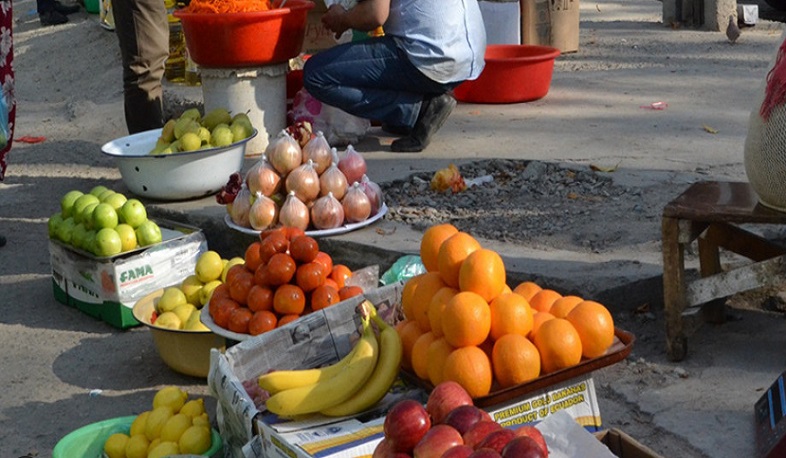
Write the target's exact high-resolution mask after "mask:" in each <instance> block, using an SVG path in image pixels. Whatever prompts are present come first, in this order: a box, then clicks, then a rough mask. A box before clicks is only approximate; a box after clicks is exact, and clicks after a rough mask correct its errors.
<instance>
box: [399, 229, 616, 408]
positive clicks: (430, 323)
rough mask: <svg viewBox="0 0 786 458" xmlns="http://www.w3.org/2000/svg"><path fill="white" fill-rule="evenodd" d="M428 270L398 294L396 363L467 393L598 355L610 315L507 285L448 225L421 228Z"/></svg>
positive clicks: (493, 258) (485, 255) (610, 338)
mask: <svg viewBox="0 0 786 458" xmlns="http://www.w3.org/2000/svg"><path fill="white" fill-rule="evenodd" d="M420 256H421V259H422V261H423V265H424V266H425V268H426V272H425V273H423V274H420V275H418V276H415V277H413V278H411V279H410V280H408V281H407V282H406V284H405V285H404V290H403V293H402V299H401V300H402V309H403V314H404V318H405V319H404V320H403V321H401V322H400V323H398V324H397V329H398V331H399V334H400V336H401V339H402V341H403V342H404V357H403V359H402V368H403V369H405V370H407V371H411V372H414V374H415V375H416V376H417V377H419V378H420V379H423V380H425V381H428V382H430V383H431V384H433V385H437V384H439V383H441V382H443V381H446V380H452V381H455V382H457V383H459V384H460V385H462V386H463V387H464V388H465V389H466V390H467V391H468V392H469V393H470V394H471V395H472V397H473V398H477V397H481V396H485V395H487V394H489V393H490V392H491V391H492V389H494V390H496V389H502V388H508V387H511V386H516V385H519V384H522V383H526V382H528V381H531V380H533V379H535V378H537V377H539V376H541V375H543V374H549V373H552V372H555V371H558V370H561V369H566V368H569V367H572V366H575V365H577V364H579V363H580V362H581V361H582V359H583V358H595V357H599V356H601V355H603V354H604V353H605V352H606V351H607V350H608V349H609V347H611V345H612V344H613V342H614V321H613V319H612V316H611V314H610V313H609V311H608V310H607V309H606V307H604V306H603V305H602V304H599V303H597V302H595V301H591V300H584V299H583V298H581V297H578V296H563V295H562V294H560V293H558V292H556V291H554V290H551V289H543V288H541V287H540V286H539V285H537V284H535V283H534V282H523V283H521V284H519V285H518V286H517V287H516V288H515V290H511V289H510V287H508V286H507V284H506V272H505V265H504V263H503V260H502V258H501V257H500V255H499V254H498V253H496V252H495V251H493V250H490V249H486V248H483V247H481V245H480V243H479V242H478V241H477V240H476V239H475V238H473V237H472V236H471V235H470V234H468V233H466V232H462V231H459V230H458V229H457V228H456V227H455V226H453V225H451V224H440V225H435V226H432V227H430V228H428V229H427V230H426V231H425V233H424V234H423V238H422V240H421V245H420Z"/></svg>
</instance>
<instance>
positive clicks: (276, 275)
mask: <svg viewBox="0 0 786 458" xmlns="http://www.w3.org/2000/svg"><path fill="white" fill-rule="evenodd" d="M262 268H263V269H265V270H266V272H265V280H264V281H266V282H267V284H268V285H270V286H278V285H283V284H284V283H289V282H290V280H292V277H294V276H295V271H296V270H297V263H296V262H295V260H294V259H292V256H290V255H288V254H286V253H276V254H274V255H273V256H271V257H270V259H269V260H268V261H267V264H265V266H264V267H262Z"/></svg>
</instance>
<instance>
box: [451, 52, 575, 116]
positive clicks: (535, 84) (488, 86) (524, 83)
mask: <svg viewBox="0 0 786 458" xmlns="http://www.w3.org/2000/svg"><path fill="white" fill-rule="evenodd" d="M559 55H560V51H559V49H557V48H552V47H549V46H536V45H488V46H487V47H486V66H485V67H484V68H483V71H482V72H481V74H480V76H479V77H478V79H476V80H473V81H465V82H463V83H461V84H460V85H458V87H456V89H455V90H454V94H455V97H456V100H459V101H461V102H471V103H517V102H530V101H533V100H537V99H540V98H543V97H544V96H545V95H546V94H547V93H548V92H549V87H550V86H551V75H552V73H553V71H554V59H556V58H557V56H559Z"/></svg>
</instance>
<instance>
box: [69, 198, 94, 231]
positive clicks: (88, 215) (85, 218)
mask: <svg viewBox="0 0 786 458" xmlns="http://www.w3.org/2000/svg"><path fill="white" fill-rule="evenodd" d="M96 207H98V204H97V203H92V204H87V206H86V207H85V208H84V209H82V211H81V212H79V217H78V218H77V215H74V221H76V222H77V223H82V224H84V225H85V227H86V228H88V229H95V230H98V229H100V228H99V227H93V210H95V209H96Z"/></svg>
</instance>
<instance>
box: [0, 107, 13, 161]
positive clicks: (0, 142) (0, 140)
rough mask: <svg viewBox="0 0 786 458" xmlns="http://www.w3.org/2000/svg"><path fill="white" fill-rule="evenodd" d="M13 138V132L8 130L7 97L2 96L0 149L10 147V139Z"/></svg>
mask: <svg viewBox="0 0 786 458" xmlns="http://www.w3.org/2000/svg"><path fill="white" fill-rule="evenodd" d="M10 136H11V131H10V130H9V128H8V104H7V103H6V100H5V96H3V95H0V149H3V148H5V147H6V145H8V137H10Z"/></svg>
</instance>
